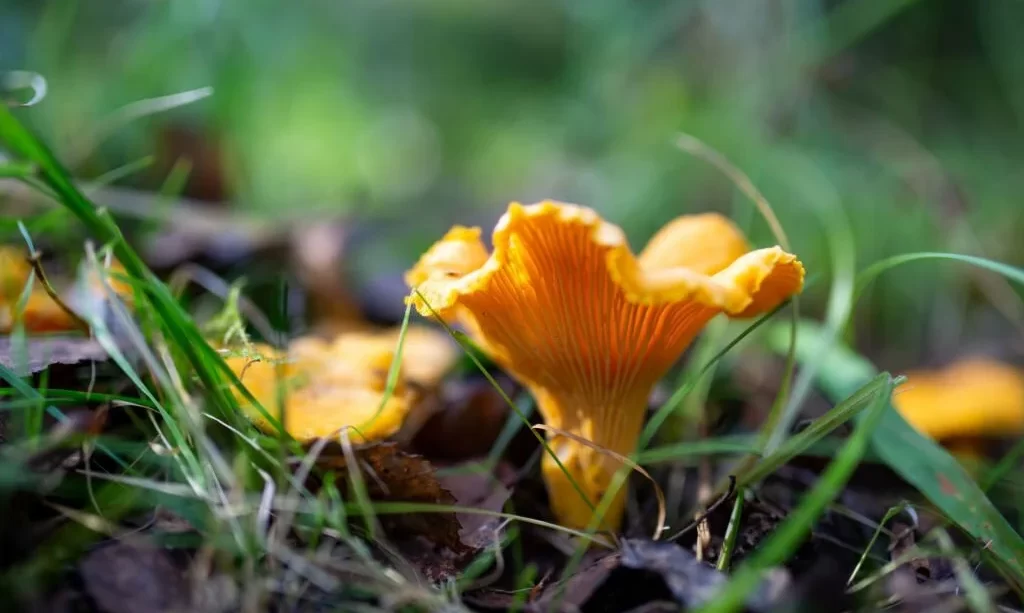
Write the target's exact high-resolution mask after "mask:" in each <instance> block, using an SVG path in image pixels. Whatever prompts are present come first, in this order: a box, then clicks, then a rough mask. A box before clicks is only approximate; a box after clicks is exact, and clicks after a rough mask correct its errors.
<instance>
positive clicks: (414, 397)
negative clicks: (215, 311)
mask: <svg viewBox="0 0 1024 613" xmlns="http://www.w3.org/2000/svg"><path fill="white" fill-rule="evenodd" d="M398 334H399V331H398V329H394V330H384V331H380V332H364V331H361V332H346V333H342V334H339V335H338V336H337V337H336V338H335V339H333V341H331V342H327V341H324V340H321V339H318V338H313V337H304V338H299V339H296V340H294V341H293V342H292V343H291V345H290V346H289V348H288V351H287V352H277V351H275V350H274V349H273V348H271V347H269V346H266V345H256V346H255V349H256V353H257V354H258V355H259V356H260V358H261V359H259V360H256V361H254V360H253V359H251V358H248V357H244V356H231V357H228V358H226V361H227V363H228V366H230V367H231V369H232V370H233V371H234V372H235V374H236V375H238V377H239V379H241V381H242V383H243V384H244V385H245V387H246V389H248V390H249V392H250V393H251V394H252V395H253V396H254V397H255V398H256V399H257V400H258V401H259V402H260V404H261V405H262V406H263V408H264V409H266V410H267V411H268V412H270V413H271V414H272V415H274V416H275V417H276V418H278V419H280V412H279V411H278V408H279V406H280V403H279V401H278V392H279V390H282V389H283V391H284V398H285V403H284V409H285V411H284V424H283V425H284V427H285V430H287V431H288V433H289V434H291V435H292V436H293V437H294V438H295V439H297V440H300V441H309V440H313V439H316V438H319V437H323V436H331V435H334V434H337V433H338V431H339V430H340V429H341V428H343V427H345V426H353V427H355V428H356V429H357V430H358V432H357V431H356V430H353V431H351V432H350V433H349V437H350V438H351V439H352V440H353V441H356V442H359V441H371V440H378V439H382V438H386V437H388V436H390V435H392V434H394V433H395V432H397V431H398V430H399V428H401V426H402V424H403V422H404V421H405V419H406V417H407V416H408V415H409V412H410V410H412V409H413V407H414V406H415V405H416V403H417V402H419V401H420V400H421V394H420V392H422V391H424V390H426V389H429V388H433V387H435V386H436V385H437V384H438V383H439V382H440V379H441V377H442V376H443V375H444V373H445V372H447V370H448V369H450V368H451V366H452V365H453V364H454V363H455V359H456V358H457V353H456V351H455V349H454V347H453V345H452V343H451V342H449V339H448V338H447V335H445V334H442V333H441V332H438V331H435V330H432V329H429V328H424V327H418V326H417V327H413V326H410V327H409V328H408V329H407V331H406V338H405V343H404V345H403V357H402V363H401V365H400V370H399V377H398V382H397V385H396V387H395V389H394V392H393V394H391V395H390V397H388V396H387V394H386V392H385V390H386V386H387V376H388V370H389V369H390V368H391V363H392V360H393V359H394V355H395V353H394V352H395V349H396V348H397V344H398ZM407 382H409V383H416V384H417V387H416V388H415V389H414V388H413V387H412V386H409V385H406V383H407ZM385 397H387V401H386V402H384V399H385ZM382 402H383V406H382V404H381V403H382ZM244 408H245V410H246V414H247V415H248V416H249V418H250V419H252V420H253V422H254V423H255V424H256V425H257V427H259V428H260V429H262V430H264V431H265V432H270V433H272V432H274V431H275V430H274V426H273V425H272V424H271V423H270V422H269V421H268V420H266V419H265V418H264V417H263V416H262V415H261V414H260V412H259V411H258V409H256V408H255V407H253V406H248V405H246V406H245V407H244ZM360 433H361V435H360Z"/></svg>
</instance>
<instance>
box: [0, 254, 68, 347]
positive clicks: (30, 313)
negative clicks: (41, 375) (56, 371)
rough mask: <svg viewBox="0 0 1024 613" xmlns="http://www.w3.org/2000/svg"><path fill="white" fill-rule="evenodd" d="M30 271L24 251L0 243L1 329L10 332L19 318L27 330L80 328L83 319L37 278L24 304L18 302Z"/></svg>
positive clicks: (31, 331) (53, 330)
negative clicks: (57, 298)
mask: <svg viewBox="0 0 1024 613" xmlns="http://www.w3.org/2000/svg"><path fill="white" fill-rule="evenodd" d="M31 275H32V264H31V263H30V262H29V259H28V254H27V252H25V251H24V250H22V249H17V248H15V247H9V246H4V247H0V333H5V334H6V333H9V332H10V331H11V330H12V329H13V328H14V326H15V323H16V322H17V321H18V320H20V321H21V323H22V324H23V325H24V327H25V331H26V332H29V333H46V332H64V331H68V330H77V329H80V328H81V327H82V326H83V322H82V321H81V320H80V319H78V317H76V316H75V315H74V314H73V313H71V312H70V311H68V310H67V309H66V308H65V307H64V306H63V305H61V304H59V303H58V302H57V301H55V300H54V299H53V297H51V296H50V295H49V294H48V293H47V292H46V289H45V288H44V287H43V284H42V281H40V280H39V279H35V280H34V282H33V283H32V287H31V289H30V290H29V293H28V296H27V298H26V300H25V303H24V305H19V302H20V301H21V298H22V293H23V292H24V291H25V286H26V285H27V284H28V282H29V277H30V276H31ZM22 306H23V310H22Z"/></svg>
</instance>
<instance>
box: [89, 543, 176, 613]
mask: <svg viewBox="0 0 1024 613" xmlns="http://www.w3.org/2000/svg"><path fill="white" fill-rule="evenodd" d="M79 572H80V573H81V575H82V580H83V582H84V584H85V589H86V591H87V592H88V594H89V595H90V596H92V598H93V600H95V601H96V605H97V607H98V608H99V610H101V611H104V612H105V613H138V612H139V611H146V612H147V613H193V609H192V606H191V603H190V598H189V593H190V592H189V585H188V582H187V581H186V580H185V576H184V574H183V573H182V571H181V569H180V568H178V567H177V566H176V565H175V563H174V562H173V561H172V560H171V557H170V554H168V553H167V552H166V551H164V550H162V549H157V548H155V547H151V546H148V545H142V544H129V543H126V542H117V543H114V544H111V545H105V546H103V547H101V548H99V549H96V550H94V551H92V552H91V553H89V554H88V555H87V556H85V558H84V559H83V560H82V561H81V562H80V564H79Z"/></svg>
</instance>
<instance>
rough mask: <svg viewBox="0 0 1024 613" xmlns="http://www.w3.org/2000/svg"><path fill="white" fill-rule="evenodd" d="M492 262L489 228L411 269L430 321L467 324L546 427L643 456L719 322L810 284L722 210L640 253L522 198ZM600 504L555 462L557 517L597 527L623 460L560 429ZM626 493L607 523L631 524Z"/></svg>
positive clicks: (561, 443)
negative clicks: (655, 399)
mask: <svg viewBox="0 0 1024 613" xmlns="http://www.w3.org/2000/svg"><path fill="white" fill-rule="evenodd" d="M493 242H494V251H493V252H492V253H490V254H488V252H487V249H486V248H485V247H484V245H483V243H482V242H481V241H480V230H479V229H478V228H465V227H461V226H456V227H454V228H453V229H452V230H451V231H449V232H448V234H447V235H446V236H445V237H444V238H442V239H441V240H440V241H439V242H438V243H436V244H435V245H434V246H433V247H431V248H430V250H428V251H427V252H426V253H425V254H424V255H423V256H422V257H421V258H420V260H419V262H418V263H417V264H416V265H415V266H414V267H413V268H412V269H411V270H409V271H408V273H406V282H407V283H408V284H409V285H410V286H411V287H413V288H415V289H416V290H417V292H416V293H414V294H413V296H412V297H411V300H412V301H413V304H414V305H415V306H416V309H417V310H418V311H419V312H420V314H422V315H431V314H437V315H438V316H440V317H441V318H443V319H445V320H448V321H458V322H460V323H462V324H463V325H464V326H465V327H466V328H467V329H468V331H469V332H470V334H472V336H473V337H474V339H475V340H476V341H477V342H478V343H479V344H480V346H481V347H482V348H483V349H484V350H485V351H487V352H488V353H489V354H490V356H491V357H492V358H493V359H494V360H495V361H496V362H497V363H498V364H500V365H501V366H502V367H503V368H504V369H506V370H507V371H508V372H509V373H510V374H512V375H513V376H515V377H516V378H517V379H519V380H520V381H521V382H522V383H523V384H524V385H525V386H526V387H527V388H528V389H529V390H530V391H531V392H532V394H533V396H534V397H535V399H536V400H537V405H538V408H539V410H540V413H541V415H542V416H543V418H544V420H545V422H547V424H548V426H550V427H551V428H555V429H558V430H562V431H566V432H569V433H571V434H572V435H575V436H577V437H581V438H583V439H587V440H589V441H592V442H593V443H594V444H595V445H597V446H598V447H601V448H605V449H608V450H611V451H614V452H617V453H619V454H623V455H627V454H630V453H632V452H633V451H634V448H635V446H636V443H637V439H638V437H639V434H640V428H641V426H642V424H643V419H644V415H645V413H646V407H647V399H648V396H649V395H650V392H651V388H652V387H653V386H654V384H655V383H656V382H657V381H658V380H659V379H660V378H661V377H662V376H664V374H665V372H666V371H667V370H668V369H669V368H670V367H671V365H672V364H673V363H674V362H675V361H676V360H677V359H678V358H679V356H680V355H681V354H682V353H683V351H684V350H685V349H686V347H687V346H688V345H689V344H690V342H691V341H692V340H693V338H694V337H695V336H696V335H697V334H698V333H699V332H700V330H701V329H702V328H703V326H704V325H705V324H706V323H707V322H708V321H709V320H710V319H711V318H712V317H714V316H715V315H717V314H719V313H726V314H727V315H729V316H732V317H746V316H751V315H755V314H757V313H761V312H764V311H767V310H770V309H772V308H774V307H775V306H777V305H778V304H780V303H781V302H782V301H783V300H785V299H786V298H787V297H789V296H790V295H792V294H794V293H796V292H799V291H800V290H801V289H802V287H803V278H804V269H803V265H802V264H801V263H800V262H799V261H798V260H797V259H796V257H795V256H793V255H791V254H789V253H786V252H785V251H783V250H782V249H780V248H779V247H772V248H769V249H760V250H757V251H751V252H749V253H748V252H747V250H748V248H747V244H746V241H745V240H744V239H743V237H742V234H740V232H739V231H738V230H737V229H736V228H735V227H734V226H733V225H732V224H731V223H729V222H728V221H727V220H725V219H724V218H722V217H720V216H717V215H698V216H689V217H680V218H678V219H676V220H675V221H673V222H672V223H670V224H669V225H668V226H666V227H665V228H664V229H663V230H662V231H660V232H659V233H658V234H657V235H656V236H655V237H654V238H653V239H652V240H651V243H650V244H649V245H648V248H647V249H645V251H644V252H643V253H642V254H641V255H640V257H639V258H637V257H635V256H634V255H633V253H632V252H631V251H630V249H629V246H628V244H627V242H626V238H625V235H624V234H623V232H622V230H621V229H620V228H618V227H617V226H614V225H612V224H609V223H607V222H605V221H603V220H602V219H601V217H600V216H599V215H598V214H597V213H596V212H595V211H593V210H592V209H589V208H586V207H582V206H577V205H572V204H564V203H558V202H552V201H545V202H541V203H538V204H533V205H529V206H523V205H521V204H519V203H512V204H511V205H510V206H509V209H508V212H507V213H506V214H505V215H504V216H502V218H501V220H500V221H499V222H498V224H497V226H496V228H495V230H494V236H493ZM548 436H549V440H550V441H551V445H552V448H553V450H554V451H555V453H556V454H557V455H558V457H559V459H560V460H561V462H562V463H563V465H564V466H565V467H566V469H567V471H568V472H569V473H570V474H571V475H572V477H573V479H574V480H575V481H576V482H577V483H578V484H579V485H580V486H581V488H582V489H583V491H584V492H585V493H586V494H587V496H588V497H589V498H590V504H587V503H586V502H584V501H582V500H581V499H580V497H579V495H578V493H577V492H576V491H575V488H573V486H572V483H571V481H570V480H569V479H568V478H567V477H566V475H565V474H564V473H563V472H562V470H561V468H560V467H559V466H558V464H557V463H556V462H555V461H554V460H553V459H552V458H550V457H549V456H545V457H544V461H543V474H544V478H545V481H546V483H547V487H548V492H549V495H550V499H551V504H552V508H553V511H554V513H555V515H556V517H557V518H558V519H559V520H560V521H561V522H562V523H563V524H566V525H568V526H572V527H575V528H585V527H586V525H587V524H588V523H589V522H590V520H591V516H592V511H591V505H596V504H597V503H598V502H599V501H600V499H601V497H602V496H603V495H604V492H605V491H606V490H607V488H608V487H609V485H610V482H611V478H612V476H613V475H614V473H615V472H616V471H617V470H618V469H619V467H620V463H619V462H618V461H617V460H615V459H614V458H613V457H611V456H610V455H608V454H605V453H602V452H601V451H598V450H596V449H593V448H591V447H590V446H587V445H584V444H581V443H580V442H578V441H575V440H572V439H571V438H569V437H565V436H559V435H558V434H557V432H554V433H549V435H548ZM624 506H625V494H624V492H621V491H620V492H619V493H618V494H617V495H616V497H615V498H614V499H613V504H612V506H611V507H610V508H609V511H608V513H607V514H606V516H605V518H604V521H605V523H606V524H607V525H608V526H611V527H613V528H617V527H618V526H619V525H620V523H621V518H622V513H623V510H624Z"/></svg>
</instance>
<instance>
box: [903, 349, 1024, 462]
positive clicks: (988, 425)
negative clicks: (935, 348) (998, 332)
mask: <svg viewBox="0 0 1024 613" xmlns="http://www.w3.org/2000/svg"><path fill="white" fill-rule="evenodd" d="M893 405H894V406H895V407H896V410H898V411H899V412H900V414H901V415H902V416H903V418H904V419H905V420H907V423H909V424H910V425H911V426H913V427H914V428H916V429H917V430H918V431H919V432H921V433H922V434H925V435H927V436H929V437H931V438H933V439H935V440H937V441H939V442H946V441H953V440H956V439H960V440H963V439H979V438H989V439H991V438H999V437H1009V436H1017V435H1020V434H1021V433H1022V432H1024V372H1021V371H1020V370H1018V369H1016V368H1014V367H1013V366H1010V365H1008V364H1003V363H1001V362H996V361H993V360H989V359H982V358H969V359H965V360H962V361H959V362H955V363H953V364H951V365H949V366H948V367H947V368H945V369H943V370H938V371H916V372H909V373H907V380H906V382H905V383H903V384H902V385H900V387H899V388H897V390H896V393H895V394H893Z"/></svg>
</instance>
